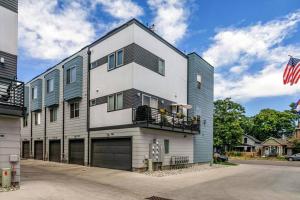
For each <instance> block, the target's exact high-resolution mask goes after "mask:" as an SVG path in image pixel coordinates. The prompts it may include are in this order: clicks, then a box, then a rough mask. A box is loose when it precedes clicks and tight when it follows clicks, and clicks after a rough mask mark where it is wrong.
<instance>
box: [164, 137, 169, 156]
mask: <svg viewBox="0 0 300 200" xmlns="http://www.w3.org/2000/svg"><path fill="white" fill-rule="evenodd" d="M166 144H167V145H166ZM164 153H165V154H169V153H170V140H169V139H164Z"/></svg>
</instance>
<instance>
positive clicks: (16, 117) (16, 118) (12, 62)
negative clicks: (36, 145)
mask: <svg viewBox="0 0 300 200" xmlns="http://www.w3.org/2000/svg"><path fill="white" fill-rule="evenodd" d="M0 21H1V27H5V28H1V31H0V169H2V168H11V169H12V182H14V183H19V182H20V162H19V159H20V158H19V157H20V129H21V127H20V121H21V120H20V118H21V117H22V116H23V111H24V84H23V83H22V82H19V81H17V38H18V27H17V24H18V2H17V0H9V1H8V0H0Z"/></svg>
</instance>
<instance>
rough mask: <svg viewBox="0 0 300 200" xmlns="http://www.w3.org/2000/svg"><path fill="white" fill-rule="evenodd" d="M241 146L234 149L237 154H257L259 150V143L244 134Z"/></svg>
mask: <svg viewBox="0 0 300 200" xmlns="http://www.w3.org/2000/svg"><path fill="white" fill-rule="evenodd" d="M242 142H243V143H242V144H241V145H238V146H236V147H235V148H234V150H235V151H239V152H258V151H259V150H260V148H261V141H259V140H258V139H256V138H255V137H253V136H251V135H247V134H244V135H243V137H242Z"/></svg>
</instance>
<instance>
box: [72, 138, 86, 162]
mask: <svg viewBox="0 0 300 200" xmlns="http://www.w3.org/2000/svg"><path fill="white" fill-rule="evenodd" d="M69 163H71V164H78V165H84V140H83V139H80V140H70V141H69Z"/></svg>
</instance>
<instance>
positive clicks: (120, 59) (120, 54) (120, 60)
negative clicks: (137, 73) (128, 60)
mask: <svg viewBox="0 0 300 200" xmlns="http://www.w3.org/2000/svg"><path fill="white" fill-rule="evenodd" d="M123 55H124V54H123V49H121V50H119V51H117V66H120V65H123V57H124V56H123Z"/></svg>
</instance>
